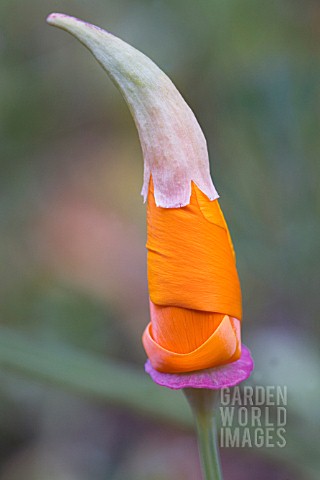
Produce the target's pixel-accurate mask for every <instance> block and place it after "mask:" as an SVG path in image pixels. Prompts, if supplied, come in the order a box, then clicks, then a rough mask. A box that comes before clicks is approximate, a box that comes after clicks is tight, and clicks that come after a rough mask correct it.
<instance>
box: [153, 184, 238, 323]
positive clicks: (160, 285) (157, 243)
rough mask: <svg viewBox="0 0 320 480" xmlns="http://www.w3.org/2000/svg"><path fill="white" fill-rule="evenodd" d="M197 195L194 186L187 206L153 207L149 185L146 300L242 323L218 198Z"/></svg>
mask: <svg viewBox="0 0 320 480" xmlns="http://www.w3.org/2000/svg"><path fill="white" fill-rule="evenodd" d="M201 195H203V194H201V192H200V190H199V189H198V187H197V186H196V185H195V184H192V195H191V200H190V204H189V205H187V206H186V207H181V208H170V209H166V208H161V207H157V206H156V204H155V201H154V196H153V193H152V182H150V192H149V196H148V212H147V220H148V241H147V248H148V281H149V291H150V298H151V301H152V302H153V303H154V304H156V305H165V306H178V307H183V308H189V309H193V310H203V311H207V312H215V313H221V314H224V315H230V316H231V317H235V318H238V319H240V320H241V317H242V309H241V290H240V283H239V278H238V274H237V269H236V264H235V257H234V253H233V247H232V243H231V240H230V235H229V232H228V229H227V226H226V223H225V220H224V218H223V215H222V213H221V210H220V207H219V203H218V200H214V201H210V200H209V199H208V198H207V197H205V196H203V197H202V196H201ZM198 198H199V199H200V202H199V200H198ZM199 205H200V206H199Z"/></svg>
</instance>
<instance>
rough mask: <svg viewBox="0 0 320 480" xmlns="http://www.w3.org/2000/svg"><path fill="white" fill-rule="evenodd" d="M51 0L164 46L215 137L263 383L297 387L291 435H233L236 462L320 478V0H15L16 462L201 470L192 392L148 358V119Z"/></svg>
mask: <svg viewBox="0 0 320 480" xmlns="http://www.w3.org/2000/svg"><path fill="white" fill-rule="evenodd" d="M52 11H58V12H63V13H68V14H71V15H74V16H78V17H80V18H83V19H86V20H87V21H89V22H91V23H94V24H98V25H99V26H101V27H104V28H106V29H107V30H109V31H111V32H112V33H114V34H116V35H117V36H119V37H121V38H123V39H124V40H126V41H128V42H129V43H131V44H132V45H134V46H136V47H137V48H138V49H140V50H142V51H143V52H144V53H146V54H147V55H148V56H149V57H151V58H152V59H153V60H154V61H155V62H156V63H157V64H158V65H159V66H160V67H161V68H162V69H163V70H164V71H165V72H166V73H167V74H168V75H169V76H170V77H171V79H172V80H173V81H174V83H175V84H176V85H177V86H178V88H179V90H180V91H181V93H182V94H183V96H184V97H185V99H186V100H187V102H188V103H189V104H190V106H191V108H192V109H193V110H194V112H195V113H196V115H197V117H198V119H199V122H200V124H201V126H202V128H203V130H204V133H205V135H206V137H207V140H208V146H209V152H210V157H211V169H212V174H213V178H214V182H215V185H216V186H217V189H218V191H219V192H220V195H221V204H222V207H223V210H224V212H225V216H226V218H227V220H228V223H229V227H230V230H231V233H232V236H233V240H234V244H235V248H236V251H237V261H238V268H239V273H240V277H241V281H242V287H243V298H244V312H245V318H244V323H243V337H244V341H245V343H246V344H247V345H248V346H249V347H250V348H251V350H252V352H253V355H254V358H255V364H256V368H255V372H254V374H253V376H252V377H251V378H250V379H249V380H248V381H247V382H246V384H248V385H249V384H251V385H287V387H288V424H287V435H286V438H287V446H286V447H285V448H284V449H280V448H269V449H263V448H262V449H254V448H252V449H241V448H240V449H239V448H238V449H232V448H228V449H227V448H225V449H223V450H222V463H223V467H224V471H225V479H226V480H236V479H237V480H242V479H246V480H247V479H255V478H259V479H260V480H264V479H270V478H272V479H273V480H285V479H290V480H296V479H297V480H298V479H299V480H301V479H302V480H312V479H317V478H319V476H318V475H319V470H320V466H319V452H318V447H319V439H320V430H319V425H320V412H319V408H318V404H319V395H320V380H319V371H320V369H319V366H320V362H319V347H318V345H319V336H320V330H319V322H318V321H317V320H318V318H317V317H318V309H319V287H320V282H319V236H320V235H319V234H320V226H319V192H320V191H319V188H318V184H319V153H320V135H319V132H320V4H319V1H318V0H304V2H301V1H297V0H271V1H268V2H266V1H262V0H197V1H194V0H193V1H191V0H184V1H182V0H180V1H178V0H153V1H152V0H138V1H135V0H130V1H129V0H104V1H102V0H91V1H89V0H70V1H67V0H61V1H58V0H57V1H50V0H29V1H28V2H22V1H17V0H1V2H0V63H1V73H0V159H1V177H0V184H1V188H0V196H1V201H0V229H1V236H0V256H1V265H2V268H1V273H0V295H1V301H0V315H1V327H0V376H1V395H0V444H1V448H0V479H1V480H20V479H21V478H23V479H25V480H38V479H39V480H40V479H41V480H73V479H77V480H87V479H88V480H89V479H90V480H100V479H101V480H102V479H106V478H108V479H111V480H123V479H125V480H147V479H148V480H149V479H151V480H171V479H172V480H173V479H174V480H179V479H181V480H198V479H200V470H199V465H198V458H197V450H196V444H195V439H194V437H193V435H192V429H191V420H190V415H189V411H188V407H187V405H186V403H185V401H184V399H183V398H182V394H181V393H174V392H170V391H167V390H166V389H163V388H160V387H156V386H155V385H153V384H152V382H151V380H149V378H147V377H146V375H144V373H143V364H144V361H145V354H144V352H143V349H142V345H141V334H142V331H143V328H144V326H145V325H146V324H147V322H148V302H147V284H146V252H145V247H144V244H145V239H146V233H145V207H144V205H143V204H142V200H141V197H140V188H141V186H142V158H141V151H140V146H139V142H138V136H137V133H136V130H135V127H134V124H133V121H132V119H131V116H130V113H129V110H128V108H127V107H126V105H125V102H124V101H123V99H122V98H121V96H120V94H119V93H118V92H117V91H116V89H115V87H114V86H113V84H112V83H111V82H110V80H108V78H107V77H106V75H105V73H104V72H103V71H102V69H101V68H100V67H99V66H98V65H97V63H96V61H95V60H94V59H93V58H92V57H91V55H90V54H89V53H88V52H87V51H85V49H84V48H83V47H82V46H81V45H80V44H79V43H78V42H76V41H75V40H74V39H73V38H72V37H71V36H69V35H67V34H66V33H64V32H62V31H59V30H56V29H53V28H50V27H48V26H46V24H45V17H46V15H47V14H49V13H51V12H52ZM317 472H318V473H317Z"/></svg>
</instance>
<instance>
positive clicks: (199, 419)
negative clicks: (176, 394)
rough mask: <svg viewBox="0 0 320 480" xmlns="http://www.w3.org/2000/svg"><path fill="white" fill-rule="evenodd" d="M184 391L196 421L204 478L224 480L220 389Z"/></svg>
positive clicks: (190, 389)
mask: <svg viewBox="0 0 320 480" xmlns="http://www.w3.org/2000/svg"><path fill="white" fill-rule="evenodd" d="M184 393H185V395H186V397H187V399H188V401H189V403H190V406H191V409H192V412H193V415H194V419H195V423H196V428H197V436H198V447H199V455H200V460H201V466H202V473H203V479H204V480H222V472H221V466H220V456H219V449H218V436H217V422H216V406H217V404H218V401H219V393H220V390H207V389H196V388H186V389H184Z"/></svg>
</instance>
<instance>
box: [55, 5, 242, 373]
mask: <svg viewBox="0 0 320 480" xmlns="http://www.w3.org/2000/svg"><path fill="white" fill-rule="evenodd" d="M48 22H49V23H50V24H51V25H54V26H57V27H60V28H62V29H64V30H67V31H68V32H70V33H71V34H73V35H74V36H75V37H76V38H78V39H79V40H80V41H81V42H82V43H83V44H84V45H85V46H86V47H87V48H88V49H89V50H90V51H91V52H92V53H93V55H94V56H95V57H96V58H97V60H98V61H99V62H100V63H101V65H102V66H103V68H104V69H105V70H106V71H107V73H108V74H109V75H110V77H111V78H112V80H113V81H114V83H115V84H116V85H117V87H118V88H119V89H120V91H121V92H122V94H123V96H124V98H125V100H126V101H127V103H128V105H129V108H130V110H131V112H132V115H133V117H134V120H135V123H136V125H137V129H138V132H139V137H140V141H141V145H142V151H143V156H144V182H143V188H142V195H143V197H144V199H145V200H147V201H148V212H147V224H148V240H147V249H148V281H149V292H150V313H151V323H150V324H149V325H148V327H147V328H146V330H145V332H144V335H143V344H144V347H145V350H146V352H147V355H148V357H149V359H150V362H151V365H152V367H153V368H155V369H156V370H158V371H160V372H167V373H179V372H192V371H196V370H201V369H206V368H210V367H216V366H219V365H224V364H226V363H230V362H233V361H235V360H237V359H238V358H239V357H240V354H241V340H240V321H241V317H242V312H241V291H240V284H239V279H238V274H237V270H236V263H235V255H234V250H233V246H232V242H231V238H230V234H229V231H228V227H227V224H226V222H225V220H224V217H223V214H222V212H221V209H220V207H219V203H218V200H217V199H218V194H217V192H216V190H215V187H214V185H213V183H212V180H211V176H210V170H209V160H208V151H207V146H206V141H205V138H204V135H203V133H202V130H201V128H200V126H199V124H198V122H197V120H196V118H195V116H194V114H193V113H192V111H191V109H190V108H189V106H188V105H187V104H186V102H185V101H184V99H183V98H182V96H181V95H180V93H179V92H178V90H177V89H176V87H175V86H174V85H173V83H172V82H171V80H170V79H169V78H168V77H167V76H166V75H165V74H164V73H163V72H162V71H161V70H160V69H159V68H158V67H157V66H156V65H155V64H154V63H153V62H152V61H151V60H150V59H149V58H147V57H146V56H145V55H144V54H142V53H141V52H139V51H138V50H136V49H135V48H133V47H131V46H130V45H128V44H126V43H125V42H123V41H122V40H120V39H118V38H116V37H114V36H113V35H111V34H110V33H108V32H106V31H104V30H101V29H100V28H98V27H95V26H93V25H90V24H88V23H85V22H82V21H81V20H78V19H76V18H73V17H69V16H66V15H62V14H51V15H50V16H49V17H48Z"/></svg>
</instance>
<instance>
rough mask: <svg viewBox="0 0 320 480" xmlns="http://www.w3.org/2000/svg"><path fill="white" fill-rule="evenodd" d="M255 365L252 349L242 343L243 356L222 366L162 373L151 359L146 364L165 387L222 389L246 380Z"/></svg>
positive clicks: (157, 380)
mask: <svg viewBox="0 0 320 480" xmlns="http://www.w3.org/2000/svg"><path fill="white" fill-rule="evenodd" d="M253 367H254V363H253V359H252V356H251V353H250V350H249V349H248V348H247V347H246V346H245V345H242V349H241V357H240V358H239V360H236V361H235V362H232V363H227V364H226V365H221V366H220V367H215V368H209V369H206V370H198V371H196V372H190V373H161V372H158V371H157V370H155V369H154V368H153V367H152V365H151V363H150V360H148V361H147V362H146V364H145V371H146V372H147V373H148V374H149V375H150V377H151V378H152V380H153V381H154V382H155V383H157V384H158V385H161V386H163V387H167V388H171V389H173V390H180V389H181V388H207V389H210V390H220V389H222V388H227V387H234V386H235V385H237V384H238V383H240V382H243V380H246V379H247V378H248V377H249V376H250V374H251V372H252V370H253Z"/></svg>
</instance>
